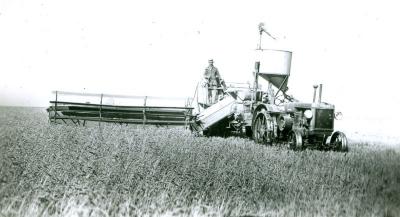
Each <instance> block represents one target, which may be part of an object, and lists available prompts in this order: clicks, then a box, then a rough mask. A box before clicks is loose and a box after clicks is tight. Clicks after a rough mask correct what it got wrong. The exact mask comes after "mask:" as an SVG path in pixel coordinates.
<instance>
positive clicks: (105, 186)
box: [0, 107, 400, 216]
mask: <svg viewBox="0 0 400 217" xmlns="http://www.w3.org/2000/svg"><path fill="white" fill-rule="evenodd" d="M350 148H351V149H350V151H349V152H348V153H337V152H321V151H310V150H306V151H300V152H294V151H289V150H287V149H285V148H280V147H266V146H262V145H258V144H255V143H253V142H252V141H250V140H245V139H239V138H215V137H214V138H204V137H195V136H193V135H191V134H190V132H188V131H185V130H183V129H180V128H169V129H167V128H157V127H151V126H146V127H143V126H133V125H130V126H125V125H113V124H102V125H101V126H99V125H98V124H93V125H91V126H86V127H83V126H67V125H50V124H49V123H48V121H47V117H46V113H45V112H44V109H28V108H6V107H3V108H1V107H0V165H1V167H0V168H1V171H0V216H79V215H82V216H153V215H168V216H175V215H177V216H202V215H204V216H240V215H261V216H311V215H316V216H385V215H386V216H399V215H400V209H399V207H400V153H399V152H398V150H396V149H385V148H371V147H369V146H368V145H355V144H353V145H352V146H351V147H350Z"/></svg>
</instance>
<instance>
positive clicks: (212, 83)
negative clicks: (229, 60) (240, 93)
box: [204, 59, 224, 105]
mask: <svg viewBox="0 0 400 217" xmlns="http://www.w3.org/2000/svg"><path fill="white" fill-rule="evenodd" d="M204 79H205V87H207V89H208V104H211V105H212V104H214V103H216V102H217V100H218V95H219V92H220V91H218V89H221V85H224V83H223V80H222V78H221V76H220V74H219V71H218V69H217V68H216V67H215V66H214V60H213V59H210V60H208V67H207V68H206V71H205V72H204Z"/></svg>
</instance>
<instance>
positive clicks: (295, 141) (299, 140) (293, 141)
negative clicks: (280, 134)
mask: <svg viewBox="0 0 400 217" xmlns="http://www.w3.org/2000/svg"><path fill="white" fill-rule="evenodd" d="M288 143H289V144H288V145H289V149H291V150H300V149H302V148H303V137H302V136H301V134H300V133H299V132H297V131H292V132H290V133H289V138H288Z"/></svg>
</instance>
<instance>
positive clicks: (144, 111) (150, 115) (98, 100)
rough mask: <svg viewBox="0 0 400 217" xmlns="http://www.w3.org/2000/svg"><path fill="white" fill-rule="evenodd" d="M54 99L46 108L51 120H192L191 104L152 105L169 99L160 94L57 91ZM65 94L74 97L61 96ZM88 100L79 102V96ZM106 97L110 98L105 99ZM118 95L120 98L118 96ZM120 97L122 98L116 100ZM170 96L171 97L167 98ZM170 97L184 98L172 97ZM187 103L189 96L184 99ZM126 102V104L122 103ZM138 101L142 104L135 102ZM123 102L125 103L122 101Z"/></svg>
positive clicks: (171, 122) (184, 122)
mask: <svg viewBox="0 0 400 217" xmlns="http://www.w3.org/2000/svg"><path fill="white" fill-rule="evenodd" d="M54 94H55V100H54V101H50V103H51V106H50V107H49V108H48V109H47V111H48V113H49V120H50V121H51V122H52V123H72V124H78V125H81V124H82V125H85V124H86V122H87V121H96V122H114V123H127V124H128V123H129V124H153V125H188V124H190V123H191V122H192V121H191V119H192V110H193V108H192V107H188V106H183V107H178V106H164V107H163V106H151V105H148V102H149V101H154V100H158V101H160V100H166V98H160V97H150V96H144V97H138V96H126V95H109V94H81V93H73V92H61V91H55V92H54ZM60 98H61V99H63V98H66V99H72V100H67V101H65V100H60ZM79 99H80V100H81V101H82V100H85V101H86V102H77V101H78V100H79ZM105 99H107V101H108V102H105V101H104V100H105ZM118 99H119V100H118ZM116 100H118V101H119V102H117V103H116V102H115V101H116ZM167 100H168V99H167ZM169 100H175V101H179V100H181V101H182V100H183V99H182V98H169ZM185 101H186V103H187V101H188V99H186V100H185ZM123 102H125V103H126V104H122V103H123ZM139 102H141V103H142V105H135V104H138V103H139ZM121 104H122V105H121Z"/></svg>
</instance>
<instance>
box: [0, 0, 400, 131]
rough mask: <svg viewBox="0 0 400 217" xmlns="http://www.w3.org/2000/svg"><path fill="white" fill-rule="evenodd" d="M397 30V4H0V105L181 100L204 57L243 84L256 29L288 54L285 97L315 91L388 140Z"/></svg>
mask: <svg viewBox="0 0 400 217" xmlns="http://www.w3.org/2000/svg"><path fill="white" fill-rule="evenodd" d="M399 20H400V14H399V13H398V7H397V4H396V1H345V0H340V1H307V0H306V1H266V0H263V1H215V0H214V1H211V0H207V1H161V0H160V1H155V0H153V1H115V0H114V1H100V0H96V1H95V0H93V1H82V0H68V1H61V0H0V105H18V106H43V107H45V106H48V101H49V100H51V99H52V95H51V91H53V90H64V91H78V92H91V93H112V94H113V93H115V94H128V95H151V96H174V97H180V96H185V97H186V96H192V95H193V93H194V90H195V85H196V84H197V82H198V81H199V79H200V78H201V77H202V74H203V72H204V68H205V67H206V66H207V60H208V59H209V58H213V59H214V61H215V65H216V66H217V67H218V68H219V71H220V73H221V75H222V76H223V77H224V78H225V80H226V81H232V82H247V81H250V82H252V80H253V78H252V71H253V68H254V60H253V59H252V57H253V55H252V54H253V52H254V49H255V48H256V47H257V43H258V29H257V26H258V24H259V23H260V22H264V23H265V26H266V29H267V30H268V31H269V32H270V33H271V34H272V35H274V36H275V37H277V38H278V39H277V40H276V41H273V40H270V39H267V38H266V37H265V38H264V41H263V47H264V48H275V49H285V50H290V51H292V52H293V59H292V68H291V77H290V79H289V85H288V86H289V88H290V94H293V95H294V96H295V97H296V98H298V99H301V100H304V101H311V100H312V91H313V88H312V85H313V84H319V83H322V84H324V89H323V101H326V102H329V103H333V104H335V105H336V108H337V110H340V111H342V112H343V113H344V118H345V120H356V121H357V120H360V119H361V120H363V121H365V120H371V121H374V123H378V124H374V126H371V127H372V128H373V129H378V128H379V129H380V130H381V131H390V132H391V133H392V134H397V132H396V131H395V127H396V125H394V124H395V123H397V122H395V120H396V121H400V118H399V117H398V115H396V114H397V112H398V111H399V110H400V96H399V95H398V93H399V92H400V87H399V84H398V81H399V80H398V79H397V78H398V76H397V75H398V74H399V73H400V70H399V69H400V67H399V64H398V61H397V57H398V56H399V55H398V51H399V50H400V43H399V42H398V40H399V39H400V30H399V27H398V21H399ZM387 123H389V126H388V124H387ZM391 124H393V125H391ZM382 128H383V129H385V128H388V130H382Z"/></svg>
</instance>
